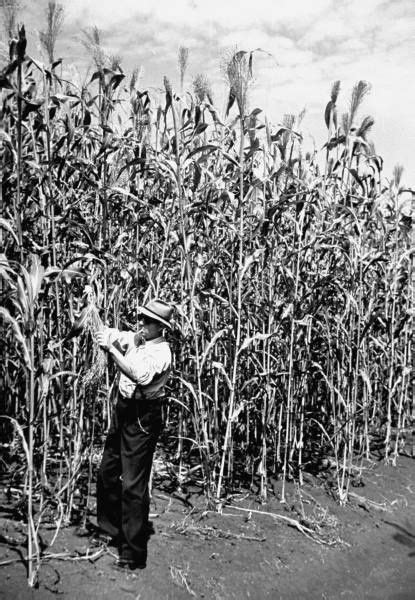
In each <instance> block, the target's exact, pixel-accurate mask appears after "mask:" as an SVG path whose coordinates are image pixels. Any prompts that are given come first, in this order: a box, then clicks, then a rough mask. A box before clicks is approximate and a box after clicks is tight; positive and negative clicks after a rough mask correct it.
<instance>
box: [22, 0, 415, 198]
mask: <svg viewBox="0 0 415 600" xmlns="http://www.w3.org/2000/svg"><path fill="white" fill-rule="evenodd" d="M60 3H61V4H62V5H63V6H64V9H65V20H64V24H63V29H62V32H61V34H60V37H59V39H58V41H57V45H56V56H57V57H62V58H63V59H64V61H65V64H66V65H74V68H75V67H76V69H77V70H78V71H79V72H80V73H81V74H82V73H85V71H86V69H87V67H88V63H89V62H90V58H89V56H88V53H87V52H86V51H85V48H84V47H83V45H82V43H81V38H82V30H83V29H85V28H88V27H91V26H93V25H96V26H97V27H98V28H99V29H100V31H101V39H102V44H103V46H104V47H105V48H106V50H107V51H108V53H109V54H112V55H119V56H120V57H121V59H122V62H121V64H122V67H123V70H124V71H125V72H126V73H131V72H132V70H133V69H134V68H141V69H142V71H141V88H142V89H148V88H151V89H152V90H153V91H154V92H156V91H157V89H161V88H162V82H163V76H164V75H167V76H168V78H169V79H170V80H171V82H172V84H173V86H176V89H178V88H179V71H178V60H177V56H178V49H179V47H180V46H185V47H188V48H189V62H188V68H187V73H186V76H185V88H186V87H187V88H188V89H191V84H192V80H193V78H194V76H195V75H197V74H199V73H203V74H204V75H206V76H207V77H208V79H209V80H210V82H211V84H212V88H213V92H214V97H215V99H216V102H217V103H218V105H219V107H224V104H225V101H226V100H225V98H226V82H225V77H224V75H223V68H221V65H223V61H224V57H226V56H227V55H228V56H229V52H230V51H231V50H232V49H235V48H237V49H238V50H246V51H252V50H255V49H257V48H259V49H261V52H256V53H255V54H254V84H253V87H252V90H251V93H250V108H256V107H258V108H261V109H262V110H263V111H264V113H265V114H266V115H267V117H268V119H269V120H270V121H271V122H272V123H273V124H275V126H277V125H278V123H281V120H282V118H283V115H284V114H285V113H292V114H298V113H300V112H301V111H302V110H303V109H304V108H305V109H306V116H305V118H304V120H303V122H302V125H301V129H302V133H303V136H304V140H305V145H306V147H307V146H309V147H310V148H312V147H313V145H314V144H315V146H316V148H317V149H318V150H320V149H321V148H322V146H323V144H324V143H325V141H326V140H327V130H326V126H325V124H324V109H325V106H326V104H327V102H328V100H329V98H330V90H331V86H332V83H333V82H334V81H335V80H340V81H341V90H340V95H339V100H338V109H339V114H341V113H342V112H345V111H346V110H347V108H348V105H349V100H350V94H351V90H352V88H353V85H354V84H355V83H356V82H357V81H359V80H366V81H368V82H369V83H370V84H371V91H370V94H369V95H368V96H367V97H366V98H365V100H364V103H363V105H362V108H361V110H360V113H359V116H358V119H357V120H358V122H359V121H360V120H361V119H362V118H363V117H364V116H366V115H371V116H372V117H374V119H375V125H374V128H373V130H372V132H371V134H370V139H372V140H373V141H374V143H375V147H376V151H377V153H378V154H380V155H381V156H382V157H383V158H384V161H385V163H384V174H385V176H386V177H390V176H391V174H392V170H393V167H394V165H396V164H401V165H403V167H404V169H405V171H404V175H403V184H404V185H405V186H408V187H412V188H415V109H414V98H415V77H414V74H415V73H414V64H415V61H414V59H415V0H255V1H252V0H250V1H246V0H152V1H151V0H112V1H111V2H110V1H108V0H83V1H82V0H60ZM21 5H22V6H21V9H20V14H19V20H20V21H23V22H25V24H26V28H27V30H28V33H29V34H30V35H29V36H28V37H29V48H28V53H29V54H30V53H32V55H34V56H37V57H39V55H40V46H39V42H38V33H37V32H38V31H39V30H42V29H44V27H45V11H46V6H47V0H22V1H21Z"/></svg>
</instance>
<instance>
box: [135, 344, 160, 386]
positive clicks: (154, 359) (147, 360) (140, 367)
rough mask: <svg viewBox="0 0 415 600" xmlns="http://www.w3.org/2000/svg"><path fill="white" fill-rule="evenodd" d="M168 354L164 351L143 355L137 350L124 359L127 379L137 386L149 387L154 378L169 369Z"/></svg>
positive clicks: (143, 353)
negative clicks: (127, 371) (127, 372)
mask: <svg viewBox="0 0 415 600" xmlns="http://www.w3.org/2000/svg"><path fill="white" fill-rule="evenodd" d="M169 358H170V357H169V354H167V353H166V352H165V351H164V352H163V351H157V352H152V353H151V354H150V353H145V352H143V351H142V350H140V349H139V348H138V349H137V350H135V351H133V352H130V353H129V354H128V356H127V357H126V364H127V368H128V370H129V374H128V375H129V377H130V379H132V380H133V381H134V382H135V383H136V384H138V385H149V384H150V383H151V382H152V381H153V379H154V377H156V376H157V375H159V374H161V373H164V372H165V371H167V370H168V369H169V368H170V362H171V361H170V360H169Z"/></svg>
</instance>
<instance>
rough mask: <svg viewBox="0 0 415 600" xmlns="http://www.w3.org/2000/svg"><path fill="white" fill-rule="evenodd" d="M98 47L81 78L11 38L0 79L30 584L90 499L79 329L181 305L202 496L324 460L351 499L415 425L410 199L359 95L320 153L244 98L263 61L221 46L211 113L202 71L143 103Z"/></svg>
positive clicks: (13, 480) (15, 466) (95, 421)
mask: <svg viewBox="0 0 415 600" xmlns="http://www.w3.org/2000/svg"><path fill="white" fill-rule="evenodd" d="M91 44H92V46H91V47H92V48H93V58H94V67H95V70H94V72H93V74H92V76H90V78H89V80H88V82H85V83H83V84H79V85H78V84H75V83H74V82H70V81H67V80H65V79H64V78H63V76H62V72H63V71H62V64H61V61H54V60H53V48H52V52H50V55H49V56H50V59H51V60H50V63H49V64H47V65H46V64H43V63H40V62H39V61H37V60H35V59H34V58H31V57H30V56H29V55H28V54H27V49H26V37H25V31H24V28H23V27H21V28H20V29H19V34H18V37H17V38H16V39H12V40H11V42H10V55H9V60H8V61H7V63H6V64H5V65H4V68H3V70H2V71H1V74H0V204H1V207H2V215H1V219H0V230H1V255H0V256H1V258H0V260H1V264H0V277H1V307H0V313H1V317H2V337H1V340H0V345H1V349H2V361H1V364H0V369H1V382H2V389H1V410H0V412H1V420H0V427H1V438H2V442H3V443H2V471H3V475H2V476H3V481H5V480H6V479H7V481H8V489H9V491H10V490H12V492H10V493H14V494H17V496H18V498H21V499H22V500H23V501H25V503H26V504H25V506H27V517H28V540H29V546H28V557H29V571H30V572H29V580H30V579H31V581H32V583H33V580H34V573H35V571H36V564H37V565H38V564H39V561H40V556H41V550H40V548H39V544H38V530H39V527H40V525H41V522H42V520H45V519H46V518H48V516H50V515H54V518H55V519H56V520H57V522H71V521H73V520H74V519H75V518H76V515H77V514H78V513H77V510H78V509H79V490H81V493H82V495H83V496H84V510H85V511H86V510H87V509H88V502H89V496H90V485H91V480H92V479H93V473H94V468H95V464H94V454H95V453H96V452H98V453H99V451H100V448H101V446H102V440H103V438H104V435H105V433H106V431H107V428H108V424H109V417H110V410H111V400H110V398H111V392H112V388H113V385H114V372H113V370H112V367H111V366H108V365H106V363H105V360H104V359H103V356H101V354H100V351H99V350H98V349H97V348H96V347H94V344H93V338H92V336H91V332H93V331H94V329H96V328H97V327H99V323H101V322H104V323H108V324H110V325H111V326H115V327H119V328H121V329H123V328H125V329H127V328H130V327H135V326H136V323H137V310H136V309H137V306H138V305H141V304H143V303H146V302H147V301H148V300H150V299H152V298H155V297H159V298H162V299H164V300H166V301H169V302H171V303H172V304H174V306H175V322H174V328H173V332H172V333H171V334H170V338H169V339H170V342H171V345H172V349H173V353H174V357H175V360H174V370H173V373H172V377H171V380H170V386H169V388H168V402H167V403H166V407H165V416H166V439H167V440H168V448H169V460H171V462H172V464H173V465H174V468H175V469H176V472H177V474H178V482H179V483H180V481H183V477H185V476H186V475H183V473H184V474H186V473H187V472H188V473H191V476H192V477H193V478H195V479H196V480H197V481H199V482H200V485H202V486H203V490H204V493H205V494H206V498H207V501H208V502H209V503H210V504H212V503H215V502H220V501H221V500H223V499H224V498H226V496H227V495H228V494H229V493H231V492H232V491H233V490H235V489H239V488H240V487H241V486H242V487H244V486H245V487H249V484H250V482H251V481H252V480H253V479H254V478H256V480H258V481H259V485H260V488H259V494H260V496H261V499H262V500H263V501H266V499H267V489H268V482H269V477H270V476H272V477H275V478H280V479H281V480H282V482H283V484H282V494H281V500H282V502H284V500H285V493H286V492H285V482H287V481H290V480H295V481H298V482H299V484H300V485H301V483H302V481H303V474H304V473H305V472H318V471H319V470H321V469H323V468H325V467H324V465H325V464H326V463H327V461H328V460H329V461H330V464H332V465H334V469H335V482H336V489H335V492H336V494H337V497H338V499H339V501H340V502H342V503H344V502H346V501H347V498H348V492H349V486H350V483H351V479H352V477H353V469H354V468H355V466H356V465H360V464H362V461H364V460H365V459H370V457H371V456H373V453H374V452H377V453H380V455H382V456H383V458H384V460H385V461H387V462H389V463H391V464H392V465H395V464H396V461H397V459H398V456H399V453H400V451H401V450H402V447H403V443H404V442H403V440H404V436H405V435H406V432H408V431H409V430H410V429H411V427H412V426H413V424H414V417H415V408H414V397H415V394H414V391H415V380H414V370H413V363H412V361H413V346H414V235H415V233H414V232H415V223H414V219H415V206H414V203H413V202H412V206H410V207H409V210H408V207H406V210H404V209H403V204H402V202H401V191H402V189H401V187H400V181H401V175H402V170H401V169H400V168H399V167H396V168H395V170H394V173H393V177H392V178H391V180H390V181H389V182H386V183H385V180H384V177H383V173H382V166H383V165H382V159H381V157H380V156H378V155H377V154H376V153H375V150H374V147H373V144H371V143H370V142H369V141H368V133H369V131H370V130H371V128H372V126H373V124H374V123H373V119H371V117H365V118H363V119H361V118H360V117H359V116H358V112H359V109H360V108H361V105H362V104H364V97H365V95H366V93H367V92H368V91H369V85H368V84H367V83H366V82H365V81H359V82H358V83H357V84H356V85H355V87H354V88H353V92H352V96H351V98H350V103H349V109H348V112H347V113H345V114H344V115H343V116H342V117H339V118H338V116H337V100H338V95H339V93H340V82H335V83H334V84H333V85H332V88H331V94H329V98H328V100H329V102H328V104H327V107H326V108H325V111H324V110H323V114H322V119H323V118H324V119H325V121H326V125H327V139H326V140H325V142H326V143H325V145H324V149H323V150H319V151H317V150H316V151H314V152H305V151H304V150H303V139H302V135H301V119H302V115H299V116H295V115H284V116H283V117H282V119H281V123H280V124H278V125H273V124H271V123H270V122H269V121H268V120H267V118H266V116H265V115H264V114H263V112H262V111H261V110H260V109H258V108H255V109H253V110H252V109H251V108H250V107H249V88H250V85H251V83H252V57H253V55H252V54H250V53H247V52H242V51H235V52H234V53H233V54H232V55H231V56H230V57H229V59H228V62H227V66H226V76H227V80H228V85H229V103H228V106H227V109H226V111H225V114H221V112H222V111H221V110H219V109H218V108H217V107H215V104H214V101H213V97H212V93H211V90H210V88H209V84H208V82H207V80H206V78H205V77H204V76H202V75H201V76H198V77H197V78H196V79H195V81H194V85H193V89H192V90H191V91H190V90H188V91H187V92H184V91H183V71H182V73H181V89H180V90H179V91H176V90H175V89H174V88H173V86H172V84H171V82H170V80H169V79H167V78H165V80H164V87H163V91H162V93H160V94H159V95H158V96H157V94H153V95H152V94H151V93H150V92H149V91H146V90H141V89H139V87H138V79H137V73H133V75H132V76H131V77H128V76H127V75H126V74H125V73H124V72H123V70H122V68H121V66H120V64H119V63H118V61H117V60H116V59H113V60H112V61H111V60H110V59H108V58H107V57H106V56H105V55H104V54H103V52H101V51H100V50H101V47H100V42H99V37H98V32H97V31H95V37H94V39H93V40H92V41H91ZM182 59H183V60H182V66H183V68H184V66H185V65H184V63H185V61H184V53H183V52H182ZM186 60H187V56H186ZM323 109H324V107H323ZM321 157H323V158H321ZM413 197H414V196H413V195H412V198H413ZM82 311H83V312H82ZM85 311H86V312H87V313H88V315H89V318H88V326H87V327H85V328H83V329H82V330H81V329H80V328H79V327H78V325H79V319H80V318H81V314H82V315H83V316H84V317H85V314H86V313H85ZM78 334H79V335H78ZM85 473H87V475H88V477H87V480H88V484H87V486H85V485H83V484H82V485H81V483H82V482H85V481H86V478H85ZM13 490H14V491H13ZM85 503H86V505H87V506H86V507H85ZM35 509H36V513H35V512H34V511H35ZM78 516H79V515H78ZM32 563H33V564H32ZM30 569H32V570H30Z"/></svg>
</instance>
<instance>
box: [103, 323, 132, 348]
mask: <svg viewBox="0 0 415 600" xmlns="http://www.w3.org/2000/svg"><path fill="white" fill-rule="evenodd" d="M104 333H105V335H106V336H107V342H108V343H109V344H114V343H115V342H118V344H119V345H120V346H121V348H122V349H123V350H124V351H125V350H126V349H127V348H128V347H129V346H130V345H131V344H133V343H134V335H135V334H134V333H132V332H131V331H120V330H119V329H116V328H115V327H106V328H105V329H104Z"/></svg>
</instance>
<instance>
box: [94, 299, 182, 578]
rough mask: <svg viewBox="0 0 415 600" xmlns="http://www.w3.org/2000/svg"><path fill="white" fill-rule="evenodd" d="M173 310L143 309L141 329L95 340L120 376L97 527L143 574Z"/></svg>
mask: <svg viewBox="0 0 415 600" xmlns="http://www.w3.org/2000/svg"><path fill="white" fill-rule="evenodd" d="M172 312H173V309H172V307H171V306H170V305H169V304H166V303H165V302H163V301H162V300H152V301H151V302H149V303H148V304H147V305H146V306H144V307H140V309H139V315H140V329H139V332H138V333H134V332H132V331H129V332H120V331H118V330H117V329H112V328H105V329H104V330H103V331H100V332H98V333H97V334H96V339H97V342H98V343H99V345H100V346H101V348H103V349H104V350H106V351H107V352H108V355H109V356H111V358H112V360H113V361H114V363H115V365H116V366H117V368H118V370H119V371H120V378H119V383H118V398H117V403H116V405H115V408H114V410H113V414H112V419H111V426H110V429H109V432H108V436H107V439H106V442H105V447H104V454H103V457H102V461H101V465H100V468H99V473H98V481H97V521H98V526H99V528H100V530H101V531H102V532H104V533H106V534H107V535H108V536H110V537H111V538H112V540H113V542H115V543H117V545H118V548H119V559H118V561H117V563H116V565H117V566H118V567H119V568H122V569H137V568H141V569H142V568H144V567H145V566H146V560H147V541H148V537H149V535H150V532H151V526H150V525H149V521H148V515H149V506H150V497H149V490H148V485H149V478H150V473H151V466H152V462H153V454H154V450H155V447H156V443H157V440H158V437H159V435H160V432H161V429H162V415H161V403H162V398H163V391H164V386H165V384H166V381H167V379H168V376H169V371H170V367H171V352H170V347H169V345H168V343H167V341H166V340H165V338H164V337H163V329H164V328H170V319H171V316H172Z"/></svg>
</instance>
